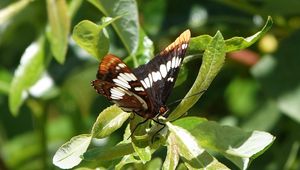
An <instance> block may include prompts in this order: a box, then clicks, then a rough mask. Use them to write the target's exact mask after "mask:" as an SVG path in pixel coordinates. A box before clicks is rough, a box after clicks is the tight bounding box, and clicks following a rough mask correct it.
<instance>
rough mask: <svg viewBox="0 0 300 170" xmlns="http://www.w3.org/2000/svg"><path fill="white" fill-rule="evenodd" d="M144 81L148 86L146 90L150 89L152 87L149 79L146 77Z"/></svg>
mask: <svg viewBox="0 0 300 170" xmlns="http://www.w3.org/2000/svg"><path fill="white" fill-rule="evenodd" d="M144 81H145V84H146V86H145V87H146V88H148V87H151V86H150V81H149V78H148V77H146V78H145V79H144Z"/></svg>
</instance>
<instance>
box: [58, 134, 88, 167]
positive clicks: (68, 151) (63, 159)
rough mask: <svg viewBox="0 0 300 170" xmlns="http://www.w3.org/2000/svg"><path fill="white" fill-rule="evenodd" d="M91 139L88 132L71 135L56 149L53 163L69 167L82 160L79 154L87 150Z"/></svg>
mask: <svg viewBox="0 0 300 170" xmlns="http://www.w3.org/2000/svg"><path fill="white" fill-rule="evenodd" d="M91 139H92V137H91V135H90V134H84V135H79V136H75V137H73V138H72V139H71V140H70V141H68V142H67V143H65V144H63V145H62V146H61V147H60V148H59V149H58V150H57V151H56V153H55V155H54V157H53V160H52V161H53V164H54V165H56V166H58V167H59V168H62V169H70V168H73V167H74V166H76V165H78V164H79V163H80V162H81V161H82V159H81V157H80V156H82V155H83V153H85V151H86V150H87V148H88V146H89V145H90V142H91Z"/></svg>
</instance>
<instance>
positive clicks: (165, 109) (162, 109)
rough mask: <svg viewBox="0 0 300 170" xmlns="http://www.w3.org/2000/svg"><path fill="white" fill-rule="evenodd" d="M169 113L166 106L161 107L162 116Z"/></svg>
mask: <svg viewBox="0 0 300 170" xmlns="http://www.w3.org/2000/svg"><path fill="white" fill-rule="evenodd" d="M167 111H168V108H167V107H166V106H161V107H160V108H159V114H160V115H162V114H164V113H166V112H167Z"/></svg>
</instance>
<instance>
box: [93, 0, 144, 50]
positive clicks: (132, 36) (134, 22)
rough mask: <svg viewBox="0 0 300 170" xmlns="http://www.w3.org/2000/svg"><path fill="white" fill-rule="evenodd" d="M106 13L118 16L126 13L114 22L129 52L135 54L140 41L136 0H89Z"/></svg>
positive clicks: (109, 15) (110, 15)
mask: <svg viewBox="0 0 300 170" xmlns="http://www.w3.org/2000/svg"><path fill="white" fill-rule="evenodd" d="M88 1H89V2H90V3H92V4H93V5H95V6H96V7H97V8H98V9H99V10H100V11H101V12H102V13H103V14H104V15H106V16H108V17H116V16H121V15H124V17H122V18H120V19H119V20H117V21H116V22H114V23H112V25H113V27H114V29H115V30H116V32H117V34H118V35H119V37H120V39H121V41H122V42H123V44H124V46H125V47H126V49H127V51H128V53H129V54H134V53H135V52H136V51H137V48H138V42H139V20H138V10H137V4H136V1H135V0H88Z"/></svg>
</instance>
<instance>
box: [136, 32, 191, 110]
mask: <svg viewBox="0 0 300 170" xmlns="http://www.w3.org/2000/svg"><path fill="white" fill-rule="evenodd" d="M190 36H191V33H190V31H189V30H186V31H184V32H183V33H182V34H181V35H180V36H179V37H178V38H177V39H176V40H175V41H174V42H173V43H172V44H170V45H169V46H168V47H167V48H165V49H164V50H163V51H162V52H160V53H159V54H158V55H156V56H155V57H154V58H153V59H152V60H151V61H150V62H148V63H147V64H145V65H142V66H140V67H138V68H136V69H135V70H133V72H134V74H135V75H136V76H137V77H138V79H140V80H141V83H142V84H143V86H144V88H145V89H146V90H147V92H148V95H149V96H150V97H151V99H150V101H151V102H153V105H154V108H159V107H160V106H163V105H165V104H166V101H167V99H168V97H169V95H170V94H171V91H172V89H173V86H174V84H175V81H176V78H177V75H178V73H179V70H180V66H181V63H182V61H183V58H184V56H185V52H186V50H187V47H188V44H189V40H190Z"/></svg>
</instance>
